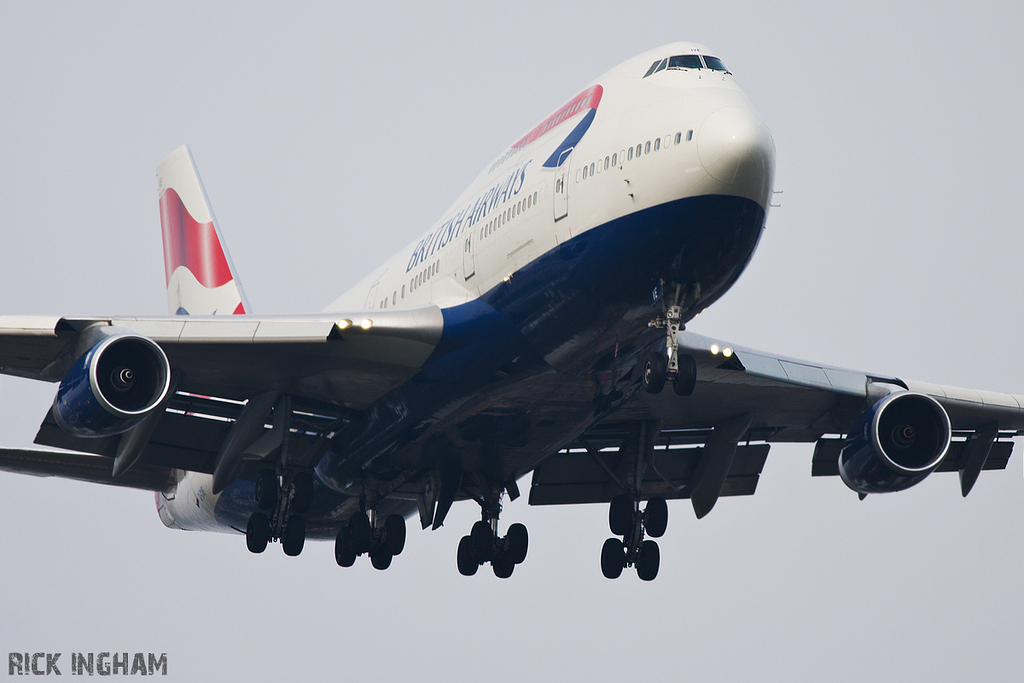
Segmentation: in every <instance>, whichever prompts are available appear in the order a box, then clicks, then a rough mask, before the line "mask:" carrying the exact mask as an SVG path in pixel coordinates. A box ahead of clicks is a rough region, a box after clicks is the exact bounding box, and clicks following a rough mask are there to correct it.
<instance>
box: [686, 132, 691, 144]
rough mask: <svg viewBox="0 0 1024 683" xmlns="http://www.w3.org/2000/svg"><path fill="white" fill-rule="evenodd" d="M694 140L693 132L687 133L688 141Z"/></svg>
mask: <svg viewBox="0 0 1024 683" xmlns="http://www.w3.org/2000/svg"><path fill="white" fill-rule="evenodd" d="M692 139H693V131H692V130H688V131H686V141H687V142H689V141H690V140H692Z"/></svg>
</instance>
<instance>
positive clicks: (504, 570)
mask: <svg viewBox="0 0 1024 683" xmlns="http://www.w3.org/2000/svg"><path fill="white" fill-rule="evenodd" d="M515 568H516V563H515V562H513V561H512V558H511V557H508V556H507V555H499V556H498V557H496V558H494V559H493V560H491V569H493V570H494V575H495V576H497V577H498V578H499V579H507V578H508V577H510V576H512V572H513V571H514V570H515Z"/></svg>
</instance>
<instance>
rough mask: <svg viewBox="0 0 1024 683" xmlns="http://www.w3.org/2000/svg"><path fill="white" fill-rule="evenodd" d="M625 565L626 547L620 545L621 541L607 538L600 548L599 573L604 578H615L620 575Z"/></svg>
mask: <svg viewBox="0 0 1024 683" xmlns="http://www.w3.org/2000/svg"><path fill="white" fill-rule="evenodd" d="M625 566H626V549H625V548H624V547H623V546H622V541H620V540H619V539H617V538H609V539H608V540H607V541H605V542H604V547H602V548H601V573H602V574H604V578H606V579H617V578H619V576H621V575H622V569H623V567H625Z"/></svg>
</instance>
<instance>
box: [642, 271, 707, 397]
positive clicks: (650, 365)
mask: <svg viewBox="0 0 1024 683" xmlns="http://www.w3.org/2000/svg"><path fill="white" fill-rule="evenodd" d="M688 291H689V290H688ZM692 291H693V294H692V296H694V297H695V298H699V297H700V285H699V284H697V285H694V286H693V287H692ZM681 293H682V287H681V286H679V285H677V286H676V292H675V300H674V301H673V303H672V305H670V306H666V307H665V309H664V311H665V313H664V315H663V316H659V317H657V318H655V319H654V320H652V321H651V322H650V323H649V324H648V325H649V326H650V327H659V328H664V330H665V351H664V352H660V351H651V352H650V353H648V354H647V356H646V357H645V358H644V359H643V360H642V361H641V362H642V363H643V365H642V366H641V367H642V368H643V374H642V379H643V384H644V390H645V391H646V392H647V393H649V394H657V393H661V390H662V389H663V388H664V386H665V382H666V381H667V380H671V381H672V390H673V391H675V392H676V394H677V395H679V396H689V395H690V394H692V393H693V390H694V389H695V388H696V386H697V361H696V360H694V358H693V356H690V355H687V354H683V355H679V339H678V335H679V332H680V330H682V329H684V326H683V309H682V306H680V303H679V299H680V296H681Z"/></svg>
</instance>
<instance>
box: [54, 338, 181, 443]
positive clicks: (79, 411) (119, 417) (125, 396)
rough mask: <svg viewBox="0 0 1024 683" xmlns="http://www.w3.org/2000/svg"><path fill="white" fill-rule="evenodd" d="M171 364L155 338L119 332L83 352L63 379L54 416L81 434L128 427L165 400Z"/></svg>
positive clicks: (64, 426) (62, 425)
mask: <svg viewBox="0 0 1024 683" xmlns="http://www.w3.org/2000/svg"><path fill="white" fill-rule="evenodd" d="M170 387H171V367H170V364H169V363H168V362H167V356H166V355H164V352H163V349H161V348H160V347H159V346H158V345H157V344H156V343H155V342H153V341H152V340H150V339H146V338H145V337H142V336H139V335H136V334H130V333H126V334H116V335H113V336H110V337H107V338H106V339H104V340H103V341H101V342H99V343H98V344H96V345H95V346H93V347H92V348H91V349H89V350H88V351H87V352H86V353H84V354H82V355H81V356H80V357H79V358H78V360H76V361H75V363H74V365H72V366H71V369H70V370H69V371H68V374H67V375H65V376H64V379H63V380H61V383H60V387H59V388H58V389H57V397H56V398H55V399H54V401H53V417H54V419H55V420H56V421H57V424H58V425H60V428H61V429H63V430H64V431H66V432H68V433H69V434H73V435H75V436H86V437H95V436H110V435H112V434H121V433H123V432H126V431H128V430H129V429H131V428H132V427H134V426H135V425H137V424H138V423H139V422H141V421H142V420H143V419H144V418H145V417H146V416H147V415H148V414H149V413H150V412H151V411H152V410H153V409H154V408H156V406H157V405H158V404H159V403H160V402H161V401H163V400H164V397H166V396H167V392H168V391H169V390H170Z"/></svg>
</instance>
